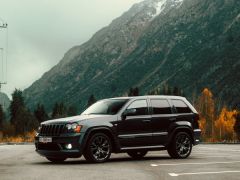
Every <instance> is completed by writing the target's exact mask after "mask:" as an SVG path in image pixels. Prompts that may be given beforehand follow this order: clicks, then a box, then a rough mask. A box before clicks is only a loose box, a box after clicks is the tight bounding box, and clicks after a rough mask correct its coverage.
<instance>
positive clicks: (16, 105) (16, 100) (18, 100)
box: [9, 89, 24, 124]
mask: <svg viewBox="0 0 240 180" xmlns="http://www.w3.org/2000/svg"><path fill="white" fill-rule="evenodd" d="M22 107H24V99H23V96H22V91H21V90H19V89H15V90H14V92H13V93H12V101H11V103H10V107H9V108H10V116H11V119H10V121H11V123H12V124H14V123H15V122H14V121H15V118H16V114H17V112H18V110H19V109H21V108H22Z"/></svg>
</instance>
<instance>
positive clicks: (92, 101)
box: [87, 94, 97, 107]
mask: <svg viewBox="0 0 240 180" xmlns="http://www.w3.org/2000/svg"><path fill="white" fill-rule="evenodd" d="M96 101H97V100H96V98H95V97H94V95H93V94H92V95H91V96H90V97H89V99H88V103H87V107H89V106H91V105H92V104H94V103H95V102H96Z"/></svg>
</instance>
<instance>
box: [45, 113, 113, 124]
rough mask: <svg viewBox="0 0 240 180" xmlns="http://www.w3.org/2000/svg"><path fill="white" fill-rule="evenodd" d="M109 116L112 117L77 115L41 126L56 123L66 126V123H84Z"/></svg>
mask: <svg viewBox="0 0 240 180" xmlns="http://www.w3.org/2000/svg"><path fill="white" fill-rule="evenodd" d="M109 116H112V115H101V114H91V115H78V116H72V117H67V118H60V119H53V120H48V121H44V122H42V123H41V124H56V123H60V124H66V123H74V122H80V121H86V120H90V119H95V118H104V117H109Z"/></svg>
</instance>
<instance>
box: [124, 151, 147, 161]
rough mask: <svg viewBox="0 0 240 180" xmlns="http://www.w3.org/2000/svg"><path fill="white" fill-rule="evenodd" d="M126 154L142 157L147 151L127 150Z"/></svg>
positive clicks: (135, 157) (137, 157) (134, 157)
mask: <svg viewBox="0 0 240 180" xmlns="http://www.w3.org/2000/svg"><path fill="white" fill-rule="evenodd" d="M127 154H128V155H129V156H131V157H132V158H133V159H142V158H143V157H144V156H145V155H146V154H147V151H129V152H127Z"/></svg>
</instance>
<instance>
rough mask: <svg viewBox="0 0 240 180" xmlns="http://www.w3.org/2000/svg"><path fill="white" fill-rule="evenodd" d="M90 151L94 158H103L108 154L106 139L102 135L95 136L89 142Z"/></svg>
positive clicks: (108, 145) (108, 148)
mask: <svg viewBox="0 0 240 180" xmlns="http://www.w3.org/2000/svg"><path fill="white" fill-rule="evenodd" d="M91 151H92V154H93V157H94V158H95V159H96V160H98V161H102V160H105V159H106V158H107V157H108V156H109V154H110V144H109V141H108V139H107V138H106V137H104V136H97V137H95V138H94V139H93V141H92V143H91Z"/></svg>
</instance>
